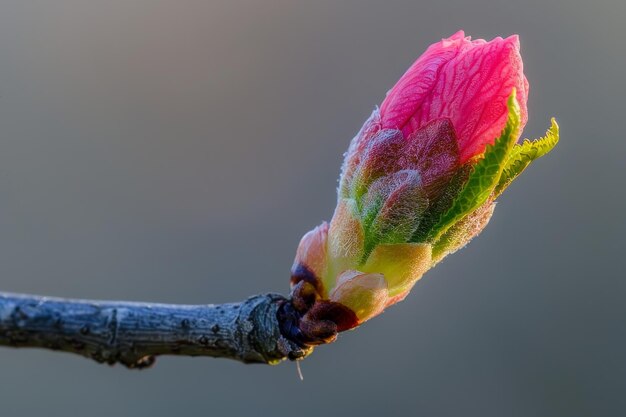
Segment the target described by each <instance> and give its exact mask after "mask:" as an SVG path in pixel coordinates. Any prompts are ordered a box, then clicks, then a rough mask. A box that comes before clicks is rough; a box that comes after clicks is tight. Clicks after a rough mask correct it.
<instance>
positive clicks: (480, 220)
mask: <svg viewBox="0 0 626 417" xmlns="http://www.w3.org/2000/svg"><path fill="white" fill-rule="evenodd" d="M522 70H523V65H522V59H521V56H520V54H519V40H518V37H517V36H515V35H514V36H511V37H509V38H507V39H502V38H496V39H494V40H492V41H489V42H487V41H484V40H476V41H472V40H470V38H469V37H465V36H464V34H463V32H458V33H456V34H455V35H453V36H452V37H450V38H448V39H444V40H442V41H441V42H438V43H436V44H434V45H432V46H431V47H430V48H428V50H427V51H426V52H425V53H424V54H423V55H422V56H421V57H420V58H418V60H417V61H416V62H415V63H414V64H413V65H412V66H411V67H410V68H409V70H408V71H407V72H406V73H405V74H404V75H403V76H402V78H401V79H400V81H398V83H397V84H396V85H395V86H394V87H393V88H392V89H391V90H390V91H389V93H388V94H387V97H386V98H385V100H384V101H383V103H382V105H381V107H380V110H378V109H376V110H375V111H374V112H373V113H372V115H371V116H370V118H369V119H368V120H367V121H366V122H365V124H364V126H363V127H362V128H361V130H360V132H359V133H358V134H357V136H356V137H355V138H354V139H353V140H352V142H351V143H350V147H349V149H348V152H347V153H346V155H345V160H344V163H343V166H342V172H341V178H340V181H339V190H338V201H337V207H336V208H335V213H334V214H333V218H332V220H331V222H330V224H327V223H323V224H322V225H321V226H318V227H317V228H315V229H314V230H312V231H310V232H309V233H307V234H306V235H305V236H304V237H303V238H302V240H301V242H300V245H299V247H298V251H297V254H296V259H295V261H294V264H293V267H292V277H291V284H292V298H293V305H294V307H295V309H296V310H297V311H298V312H299V319H298V328H299V330H298V331H299V332H301V340H303V342H304V343H308V344H316V343H324V342H326V341H328V340H332V339H333V338H334V337H335V335H336V332H337V331H343V330H347V329H350V328H353V327H356V326H358V325H359V324H361V323H363V322H364V321H366V320H368V319H370V318H372V317H374V316H376V315H378V314H380V313H381V312H383V311H384V309H385V308H386V307H389V306H390V305H392V304H394V303H396V302H398V301H400V300H402V299H404V297H406V295H407V294H408V293H409V291H410V290H411V288H412V287H413V285H414V284H415V283H416V282H417V281H418V280H419V279H420V278H421V277H422V276H423V275H424V273H425V272H426V271H427V270H428V269H430V268H431V267H433V266H434V265H435V264H436V263H438V262H439V261H440V260H441V259H443V258H444V257H445V256H446V255H448V254H450V253H453V252H455V251H456V250H458V249H460V248H461V247H463V246H465V245H466V244H467V243H468V242H469V241H470V240H471V239H472V238H473V237H475V236H477V235H478V234H479V233H480V232H481V231H482V230H483V228H484V227H485V226H486V225H487V223H488V222H489V219H490V218H491V215H492V214H493V210H494V207H495V203H494V200H495V198H496V197H497V196H498V195H499V194H500V193H501V192H502V191H503V190H504V189H505V188H506V187H507V186H508V185H509V184H510V183H511V182H512V181H513V179H515V178H516V177H517V175H519V174H520V173H521V172H522V171H523V170H524V169H525V168H526V167H527V166H528V165H529V164H530V162H532V161H533V160H534V159H536V158H538V157H540V156H542V155H544V154H546V153H547V152H549V151H550V150H551V149H552V148H553V147H554V145H555V144H556V142H557V141H558V126H557V125H556V122H554V120H553V123H552V127H551V128H550V129H549V130H548V132H547V134H546V136H545V137H544V138H541V139H539V140H536V141H532V142H531V141H528V140H526V141H525V142H524V143H522V144H518V143H517V142H518V139H519V136H520V133H521V131H522V129H523V127H524V125H525V123H526V120H527V111H526V99H527V94H528V83H527V81H526V78H525V77H524V74H523V71H522Z"/></svg>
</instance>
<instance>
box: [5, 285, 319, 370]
mask: <svg viewBox="0 0 626 417" xmlns="http://www.w3.org/2000/svg"><path fill="white" fill-rule="evenodd" d="M285 302H287V300H286V299H285V298H284V297H283V296H281V295H278V294H262V295H256V296H253V297H250V298H249V299H247V300H246V301H243V302H240V303H228V304H217V305H215V304H209V305H170V304H152V303H134V302H119V301H111V302H108V301H91V300H70V299H62V298H50V297H40V296H33V295H21V294H10V293H1V292H0V346H12V347H38V348H46V349H53V350H60V351H64V352H72V353H77V354H80V355H83V356H86V357H88V358H91V359H94V360H96V361H97V362H100V363H108V364H115V363H121V364H123V365H126V366H127V367H129V368H145V367H148V366H150V365H152V364H153V363H154V361H155V357H156V356H158V355H187V356H211V357H222V358H230V359H235V360H238V361H241V362H244V363H266V364H274V363H277V362H280V361H281V360H283V359H287V358H289V359H292V360H295V359H301V358H304V357H305V356H307V355H308V354H309V353H310V352H311V351H312V348H310V347H302V345H301V344H296V343H294V342H293V341H291V340H289V339H287V338H285V337H284V336H283V334H282V332H281V325H280V323H279V321H278V319H277V315H276V313H277V311H278V310H279V307H280V306H281V305H283V304H284V303H285Z"/></svg>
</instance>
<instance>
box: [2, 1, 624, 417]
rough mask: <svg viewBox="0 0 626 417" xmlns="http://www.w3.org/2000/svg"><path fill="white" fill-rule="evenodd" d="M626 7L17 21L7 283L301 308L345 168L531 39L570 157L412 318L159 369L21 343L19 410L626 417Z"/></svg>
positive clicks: (9, 34) (351, 5)
mask: <svg viewBox="0 0 626 417" xmlns="http://www.w3.org/2000/svg"><path fill="white" fill-rule="evenodd" d="M624 19H626V2H624V1H622V0H614V1H610V0H596V1H593V2H588V1H582V0H574V1H572V0H558V1H545V0H533V1H511V2H506V3H504V2H496V1H488V0H475V1H472V2H468V1H464V0H456V1H429V2H426V1H423V2H411V1H384V2H382V1H381V2H366V1H320V0H316V1H298V2H294V1H253V0H250V1H233V0H220V1H215V0H212V1H181V0H177V1H156V0H143V1H139V0H114V1H113V0H108V1H83V0H76V1H70V0H56V1H43V0H42V1H29V0H16V1H1V2H0V290H3V291H14V292H32V293H38V294H47V295H56V296H68V297H84V298H100V299H125V300H144V301H160V302H171V303H206V302H227V301H235V300H241V299H243V298H245V297H247V296H249V295H252V294H255V293H258V292H264V291H277V292H283V293H286V292H287V291H288V276H289V267H290V265H291V262H292V259H293V256H294V253H295V248H296V245H297V243H298V241H299V239H300V237H301V236H302V234H303V233H304V232H306V231H307V230H309V229H310V228H312V227H313V226H315V225H317V224H318V223H319V222H320V221H322V220H323V219H328V218H330V216H331V214H332V210H333V208H334V205H335V187H336V181H337V177H338V173H339V165H340V162H341V159H342V153H343V152H344V151H345V149H346V148H347V145H348V142H349V140H350V138H352V136H353V135H354V134H355V133H356V131H357V130H358V129H359V127H360V126H361V124H362V122H363V121H364V120H365V118H366V117H367V116H368V115H369V113H370V111H371V110H372V108H373V106H374V105H375V104H377V103H379V102H380V101H381V100H382V98H383V96H384V94H385V92H386V91H387V89H388V88H390V87H391V86H392V85H393V84H394V83H395V81H396V80H397V79H398V78H399V76H400V75H401V74H402V73H403V72H404V70H405V69H406V68H407V67H408V66H409V65H410V64H411V63H412V62H413V60H414V59H415V58H416V57H417V56H418V55H419V54H420V53H421V52H422V51H423V50H424V49H425V48H426V47H427V46H428V45H429V44H430V43H432V42H434V41H437V40H438V39H440V38H441V37H444V36H448V35H450V34H452V33H453V32H455V31H456V30H457V29H460V28H463V29H465V30H466V31H467V32H468V33H469V34H471V35H473V36H475V37H485V38H492V37H494V36H497V35H508V34H511V33H519V34H520V36H521V40H522V53H523V57H524V62H525V69H526V75H527V76H528V79H529V80H530V83H531V94H530V101H529V109H530V121H529V123H528V126H527V128H526V131H525V136H528V137H537V136H540V135H542V134H543V132H544V131H545V129H546V128H547V127H548V126H549V119H550V117H551V116H553V115H554V116H556V117H557V118H558V121H559V123H560V124H561V127H562V141H561V143H560V144H559V145H558V146H557V148H556V150H555V151H554V152H553V153H552V154H550V155H549V156H548V157H546V158H544V159H541V160H539V161H537V162H536V163H535V164H534V166H532V168H531V169H529V170H528V171H527V172H525V173H524V174H523V176H522V177H520V179H519V180H518V181H516V183H515V184H514V185H513V186H512V187H511V188H510V189H509V190H507V192H506V193H505V194H504V195H503V196H502V198H501V199H500V203H499V205H498V209H497V210H496V214H495V216H494V218H493V219H492V221H491V224H490V225H489V227H488V228H487V229H486V231H485V232H484V233H483V234H482V235H481V236H480V237H479V238H477V239H476V240H475V241H473V242H472V243H471V245H470V246H469V247H467V248H466V249H464V250H462V251H461V252H459V253H457V254H455V255H453V256H451V257H449V258H447V259H446V260H445V262H443V263H442V264H440V265H439V266H438V267H437V268H436V269H434V270H432V271H430V272H429V273H428V274H427V275H426V277H425V278H424V279H423V280H422V281H421V282H420V283H419V284H418V285H417V286H416V288H415V290H414V291H413V293H412V294H411V295H410V296H409V297H408V298H407V300H406V301H404V302H403V303H400V304H398V305H397V306H395V307H393V308H391V309H389V310H388V311H387V312H386V313H385V314H383V315H382V316H380V317H378V318H376V319H375V320H372V321H371V322H369V323H368V324H367V325H365V326H363V327H362V328H360V329H358V330H357V331H354V332H349V333H347V334H344V335H342V336H341V338H340V339H339V341H338V342H337V343H335V344H334V345H332V346H325V347H321V348H319V349H317V350H316V352H315V354H314V355H313V356H312V357H311V358H309V359H308V360H306V361H305V362H304V363H303V364H302V368H303V372H304V376H305V380H304V382H300V381H299V380H298V378H297V376H296V369H295V365H294V364H291V363H283V364H281V365H279V366H276V367H268V366H245V365H241V364H239V363H236V362H231V361H227V360H213V359H201V358H197V359H190V358H175V357H165V358H161V359H160V360H158V361H157V364H156V367H155V368H154V369H151V370H148V371H144V372H137V371H128V370H126V369H124V368H123V367H119V366H118V367H108V366H103V365H97V364H95V363H94V362H91V361H88V360H86V359H83V358H80V357H77V356H72V355H68V354H62V353H52V352H46V351H41V350H14V349H7V348H0V415H2V416H7V417H14V416H15V417H19V416H36V415H41V416H44V415H45V416H67V415H89V416H110V415H119V416H131V415H132V416H151V417H156V416H171V415H215V416H220V417H221V416H238V415H274V414H275V415H297V416H302V417H304V416H319V415H345V416H352V415H354V416H385V417H390V416H400V415H409V414H410V415H424V416H463V417H469V416H481V417H484V416H494V417H495V416H520V417H521V416H524V417H527V416H550V417H556V416H594V417H597V416H620V415H625V414H626V395H625V394H624V393H625V391H626V326H625V325H624V317H626V302H625V299H626V279H624V272H623V264H624V258H623V256H624V255H623V254H622V250H623V247H624V234H625V233H626V225H625V222H624V220H623V217H622V215H623V213H624V212H625V210H626V196H625V193H624V184H623V180H624V177H625V173H624V168H625V163H624V157H625V156H626V141H625V140H624V120H625V110H626V108H625V107H626V106H624V96H625V94H626V83H625V82H624V74H626V42H625V35H624V29H623V21H624Z"/></svg>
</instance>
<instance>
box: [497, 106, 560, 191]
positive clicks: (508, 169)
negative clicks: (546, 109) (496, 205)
mask: <svg viewBox="0 0 626 417" xmlns="http://www.w3.org/2000/svg"><path fill="white" fill-rule="evenodd" d="M558 142H559V125H558V123H557V122H556V119H555V118H554V117H553V118H552V119H551V125H550V127H549V128H548V130H547V131H546V134H545V136H543V137H541V138H539V139H536V140H533V141H531V140H528V139H524V142H523V143H522V144H521V145H515V146H514V147H513V149H512V150H511V154H510V155H509V159H508V160H507V162H506V165H505V166H504V171H503V172H502V175H501V176H500V180H499V181H498V185H497V186H496V188H495V190H494V198H495V197H497V196H499V195H500V194H502V192H503V191H504V190H505V189H506V188H507V187H508V186H509V185H510V184H511V182H513V180H514V179H515V178H517V177H518V176H519V174H521V173H522V172H523V171H524V170H525V169H526V167H528V165H530V163H531V162H533V161H534V160H535V159H538V158H541V157H542V156H544V155H546V154H547V153H548V152H550V151H551V150H552V149H553V148H554V147H555V146H556V144H557V143H558Z"/></svg>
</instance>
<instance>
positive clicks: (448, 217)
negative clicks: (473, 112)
mask: <svg viewBox="0 0 626 417" xmlns="http://www.w3.org/2000/svg"><path fill="white" fill-rule="evenodd" d="M507 108H508V116H507V121H506V125H505V127H504V129H503V130H502V133H501V134H500V137H499V138H497V139H496V140H495V142H494V144H493V145H487V146H486V148H485V153H484V155H483V158H482V159H480V160H479V161H478V162H476V163H475V164H474V166H473V169H472V172H471V173H470V174H469V177H468V179H467V182H466V183H465V185H464V186H463V188H462V189H461V191H460V192H459V194H458V195H457V196H456V197H455V198H454V200H453V201H452V205H451V206H450V208H449V209H448V210H447V211H446V212H445V213H444V214H443V215H442V216H441V218H440V219H439V221H438V222H437V223H436V224H435V225H434V226H433V227H432V229H431V230H430V233H429V234H428V235H427V237H426V241H428V242H434V241H437V240H438V239H439V238H440V237H441V236H442V235H443V234H444V233H445V232H446V231H447V230H448V229H449V228H450V227H451V226H452V225H453V224H454V223H456V222H457V221H459V220H460V219H462V218H463V217H464V216H465V215H467V214H468V213H470V212H472V211H474V210H475V209H476V208H478V207H479V206H480V205H481V204H483V203H484V202H485V201H486V200H487V198H489V196H490V195H491V193H492V192H493V190H494V188H495V187H496V186H497V185H498V182H499V180H500V177H501V175H502V172H503V170H504V167H505V164H506V162H507V160H508V159H509V154H510V153H511V151H512V149H513V146H514V145H515V142H516V141H517V138H518V136H519V128H520V108H519V104H518V103H517V99H516V98H515V89H514V90H513V92H512V93H511V95H510V96H509V99H508V101H507Z"/></svg>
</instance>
